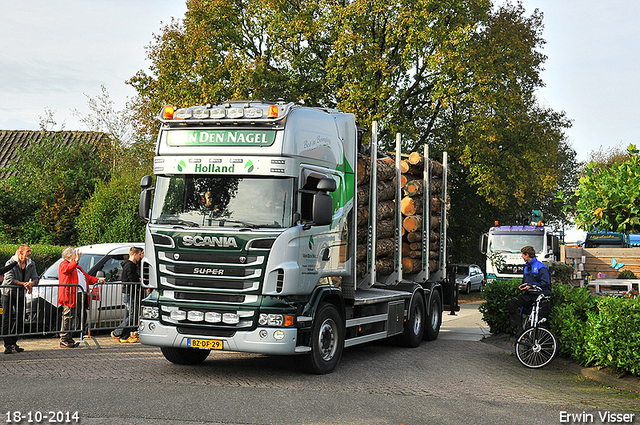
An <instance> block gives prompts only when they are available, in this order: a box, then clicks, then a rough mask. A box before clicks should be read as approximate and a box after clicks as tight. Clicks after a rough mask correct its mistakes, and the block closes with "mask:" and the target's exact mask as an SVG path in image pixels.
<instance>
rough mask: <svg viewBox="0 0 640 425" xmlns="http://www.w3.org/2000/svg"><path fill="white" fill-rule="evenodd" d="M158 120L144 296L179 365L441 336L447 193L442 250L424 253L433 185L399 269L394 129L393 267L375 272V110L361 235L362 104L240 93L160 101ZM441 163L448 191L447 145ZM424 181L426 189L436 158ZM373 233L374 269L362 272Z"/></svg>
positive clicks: (335, 353)
mask: <svg viewBox="0 0 640 425" xmlns="http://www.w3.org/2000/svg"><path fill="white" fill-rule="evenodd" d="M160 121H161V128H160V133H159V135H158V140H157V146H156V157H155V159H154V175H155V182H154V179H153V177H152V176H145V177H144V178H143V179H142V181H141V187H142V189H143V191H142V193H141V196H140V216H141V217H142V218H144V219H146V220H148V224H147V227H146V238H145V239H146V240H145V258H144V260H143V272H142V277H143V283H144V285H145V286H147V287H148V288H150V289H151V291H150V295H149V296H148V297H147V298H146V299H144V300H143V301H142V311H141V317H140V326H139V334H140V342H142V343H143V344H148V345H154V346H159V347H161V350H162V353H163V354H164V356H165V357H166V358H167V359H168V360H169V361H171V362H174V363H178V364H197V363H201V362H203V361H204V360H205V359H206V358H207V356H208V355H209V353H210V351H211V350H229V351H240V352H251V353H264V354H278V355H292V356H295V357H296V360H297V361H299V364H300V365H301V367H302V368H303V370H306V371H309V372H311V373H328V372H331V371H332V370H333V369H334V368H335V367H336V365H337V363H338V362H339V360H340V357H341V354H342V351H343V348H344V347H349V346H352V345H357V344H361V343H367V342H370V341H375V340H379V339H384V338H389V337H395V339H396V340H397V342H398V343H399V344H402V345H405V346H409V347H417V346H418V345H419V344H420V343H421V341H422V340H433V339H435V338H437V336H438V333H439V330H440V325H441V322H442V313H443V305H444V303H445V302H448V303H449V304H451V303H452V302H453V303H454V304H455V305H457V293H456V292H455V290H454V289H452V288H453V286H455V285H454V284H453V282H454V281H453V280H452V279H451V277H453V278H455V276H448V274H447V267H446V264H447V261H446V260H447V259H446V257H447V246H446V244H447V243H446V241H447V236H446V228H447V226H446V213H447V203H446V202H441V207H438V208H441V214H442V219H441V223H440V224H439V226H438V228H437V229H436V231H435V233H436V234H437V238H438V240H439V241H441V243H440V245H439V246H438V248H439V254H438V258H436V259H434V258H433V255H432V256H431V258H429V240H430V237H431V238H433V236H432V235H433V234H434V230H433V226H431V227H430V224H429V211H431V209H432V208H433V206H432V205H431V204H430V203H431V197H430V196H428V193H427V194H425V196H424V197H423V199H424V202H425V205H424V208H423V213H422V214H424V217H425V218H424V220H423V222H422V226H423V236H424V239H423V243H422V245H423V246H424V248H423V255H422V258H421V264H422V267H421V268H420V270H418V271H415V270H414V271H412V273H411V274H408V273H403V267H402V250H401V243H402V240H401V238H402V234H401V226H400V224H399V223H400V221H401V217H400V198H399V197H400V194H401V188H400V187H399V186H400V180H401V179H400V174H399V173H400V169H399V164H400V146H399V145H400V137H399V136H398V137H397V139H398V143H397V144H398V146H397V148H396V153H395V155H396V160H395V161H396V164H398V166H397V167H396V168H397V177H398V178H397V179H395V180H396V183H395V184H396V185H397V188H396V192H395V193H396V202H395V205H396V206H397V208H396V211H394V215H395V217H394V221H393V222H394V223H398V224H396V225H395V229H394V237H393V238H394V239H393V240H394V241H395V242H394V243H395V250H394V256H393V264H394V267H393V271H392V272H391V273H387V274H386V275H381V274H380V273H379V272H378V270H377V261H376V246H377V245H378V244H377V240H376V238H377V232H376V226H377V225H378V220H377V213H376V211H377V208H376V207H375V206H376V205H377V203H378V201H377V199H376V196H377V193H378V190H377V189H378V188H377V181H378V180H377V177H376V173H377V171H376V170H377V166H374V165H373V164H377V157H378V152H377V149H376V148H377V144H378V143H377V132H376V129H375V127H376V126H375V123H374V126H373V127H374V128H373V129H372V133H371V143H369V145H368V146H366V148H367V152H366V155H367V156H368V157H370V158H371V159H370V161H371V164H372V166H371V167H370V170H371V171H370V173H371V176H370V178H369V181H370V182H372V183H371V184H372V185H373V186H372V187H373V190H370V188H366V189H369V190H368V192H369V193H370V194H371V196H369V198H370V199H369V200H368V202H369V204H368V205H369V207H368V208H365V209H366V210H367V211H368V214H367V215H368V225H367V226H365V229H366V230H365V231H366V233H367V234H363V231H362V230H360V231H358V228H357V226H356V221H357V217H356V214H357V210H358V207H357V206H358V196H360V195H359V193H362V190H361V189H363V188H359V187H358V181H357V178H356V167H357V160H358V157H359V155H360V157H362V155H363V152H362V151H363V150H364V146H363V144H362V143H361V140H360V137H359V132H358V128H357V127H356V122H355V117H354V115H353V114H348V113H342V112H339V111H336V110H327V109H321V108H311V107H305V106H300V105H295V104H293V103H288V104H285V103H282V102H280V103H270V102H254V101H252V102H248V101H243V102H237V101H232V102H227V103H225V104H222V105H217V106H211V105H207V106H197V107H189V108H181V109H174V108H173V107H170V106H169V107H165V108H164V110H163V111H162V114H161V117H160ZM359 151H361V152H359ZM427 154H428V152H427V151H426V148H425V157H426V158H428V155H427ZM427 162H428V161H425V163H427ZM443 164H444V167H443V168H444V171H443V172H442V174H441V175H440V176H439V179H441V180H443V182H442V186H441V187H443V188H444V194H443V195H442V197H441V199H444V200H446V199H447V198H446V176H447V175H446V170H447V167H446V153H445V154H444V156H443ZM423 179H424V187H425V188H429V187H430V183H431V181H430V180H431V175H430V172H429V167H425V171H424V173H423ZM438 205H440V203H439V204H438ZM372 206H373V207H372ZM358 233H360V234H358ZM363 244H365V246H366V248H367V249H366V252H367V255H366V259H364V260H362V261H364V262H366V267H361V268H360V270H365V272H364V273H358V272H357V271H356V270H357V267H356V266H357V264H356V263H358V262H362V261H357V260H356V252H357V248H358V245H363ZM432 254H433V253H432ZM414 257H415V255H414ZM430 260H431V264H432V268H430V267H429V263H430ZM434 264H435V266H433V265H434ZM452 297H456V299H455V300H453V298H452Z"/></svg>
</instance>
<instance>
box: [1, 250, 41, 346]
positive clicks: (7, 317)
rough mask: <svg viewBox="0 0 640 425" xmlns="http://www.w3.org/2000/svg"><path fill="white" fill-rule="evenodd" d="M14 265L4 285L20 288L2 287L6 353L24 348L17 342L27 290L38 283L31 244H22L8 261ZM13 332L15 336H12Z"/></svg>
mask: <svg viewBox="0 0 640 425" xmlns="http://www.w3.org/2000/svg"><path fill="white" fill-rule="evenodd" d="M10 263H13V267H11V269H10V270H8V271H7V272H6V273H5V275H4V281H3V282H2V285H3V286H5V285H6V286H8V285H18V286H19V287H18V288H9V287H6V288H4V287H3V288H2V309H3V314H2V334H3V335H5V337H4V353H5V354H11V353H20V352H22V351H24V348H20V347H19V346H18V344H17V342H18V337H17V336H16V335H17V334H19V333H21V332H22V331H23V323H24V306H25V291H26V292H28V293H31V288H33V287H34V285H37V284H38V280H39V277H38V272H37V271H36V264H35V263H34V262H33V261H32V260H31V248H30V247H29V245H20V246H19V247H18V250H17V251H16V255H15V257H13V258H12V259H10V260H9V261H7V263H6V265H7V266H9V264H10ZM11 334H13V336H11Z"/></svg>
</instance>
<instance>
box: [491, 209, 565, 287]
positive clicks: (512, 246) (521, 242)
mask: <svg viewBox="0 0 640 425" xmlns="http://www.w3.org/2000/svg"><path fill="white" fill-rule="evenodd" d="M525 246H533V248H534V249H535V250H536V257H537V258H538V259H539V260H540V261H542V262H543V263H545V264H549V263H551V262H554V261H560V245H559V238H558V236H557V235H556V234H555V232H554V231H553V229H552V228H551V227H548V226H545V225H544V224H543V223H542V222H541V221H535V220H532V222H531V224H522V225H520V224H517V225H499V224H498V223H496V225H495V226H494V227H491V228H490V229H489V232H487V233H485V234H483V235H482V237H481V239H480V252H482V253H483V254H485V255H486V256H487V262H486V273H485V274H486V279H487V283H489V282H491V281H493V280H495V279H510V278H521V277H522V274H523V273H524V266H525V263H524V261H523V259H522V254H521V251H520V250H521V249H522V248H523V247H525Z"/></svg>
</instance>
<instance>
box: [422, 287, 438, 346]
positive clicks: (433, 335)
mask: <svg viewBox="0 0 640 425" xmlns="http://www.w3.org/2000/svg"><path fill="white" fill-rule="evenodd" d="M430 306H431V308H430V309H429V310H430V311H429V317H427V328H426V329H425V332H424V340H425V341H433V340H435V339H437V338H438V334H439V333H440V325H441V324H442V299H441V297H440V292H438V291H436V290H434V291H433V292H432V294H431V301H430Z"/></svg>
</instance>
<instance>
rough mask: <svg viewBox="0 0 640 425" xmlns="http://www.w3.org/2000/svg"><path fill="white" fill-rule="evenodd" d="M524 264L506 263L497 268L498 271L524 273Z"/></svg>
mask: <svg viewBox="0 0 640 425" xmlns="http://www.w3.org/2000/svg"><path fill="white" fill-rule="evenodd" d="M524 266H525V265H524V264H522V265H520V264H507V265H505V266H504V267H501V268H499V269H498V273H505V274H517V275H522V274H523V273H524Z"/></svg>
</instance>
